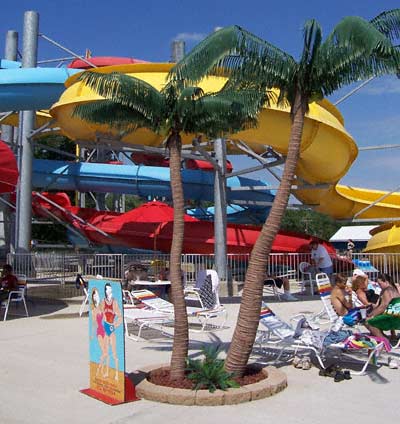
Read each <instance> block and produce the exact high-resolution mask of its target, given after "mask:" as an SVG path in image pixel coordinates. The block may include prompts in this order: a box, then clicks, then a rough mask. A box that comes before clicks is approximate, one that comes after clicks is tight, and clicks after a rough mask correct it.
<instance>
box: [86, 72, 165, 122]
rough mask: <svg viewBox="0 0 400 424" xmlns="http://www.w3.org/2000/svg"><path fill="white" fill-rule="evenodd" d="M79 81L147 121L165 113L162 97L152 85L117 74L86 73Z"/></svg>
mask: <svg viewBox="0 0 400 424" xmlns="http://www.w3.org/2000/svg"><path fill="white" fill-rule="evenodd" d="M79 80H80V81H82V82H83V83H84V84H85V85H87V86H88V87H90V88H91V89H92V90H94V91H95V92H96V93H97V94H99V95H100V96H102V97H104V98H106V99H109V100H113V102H115V103H119V104H121V105H123V106H127V107H130V108H131V109H133V110H136V111H137V112H138V113H140V114H141V115H143V116H145V117H147V118H148V119H150V120H151V119H156V117H159V116H162V115H163V114H164V113H165V104H164V97H163V95H162V94H161V93H160V92H159V91H158V90H156V89H155V88H154V87H153V86H152V85H150V84H148V83H146V82H145V81H142V80H140V79H138V78H135V77H131V76H128V75H125V74H121V73H118V72H112V73H110V74H103V73H98V72H94V71H87V72H84V73H83V74H82V75H80V77H79Z"/></svg>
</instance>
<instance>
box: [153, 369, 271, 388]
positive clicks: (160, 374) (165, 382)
mask: <svg viewBox="0 0 400 424" xmlns="http://www.w3.org/2000/svg"><path fill="white" fill-rule="evenodd" d="M265 378H268V377H267V376H266V375H265V372H262V369H261V368H260V367H259V366H255V365H249V366H248V367H247V369H246V371H245V374H244V376H243V377H234V378H233V380H235V381H236V382H237V383H239V385H240V386H246V385H247V384H253V383H257V382H258V381H261V380H264V379H265ZM148 380H149V381H150V383H153V384H156V385H157V386H166V387H173V388H177V389H193V388H194V384H193V382H192V381H191V380H189V379H188V378H187V377H185V378H183V379H180V380H171V378H170V370H169V369H168V368H159V369H156V370H153V371H151V372H150V374H149V377H148Z"/></svg>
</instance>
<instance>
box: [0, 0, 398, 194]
mask: <svg viewBox="0 0 400 424" xmlns="http://www.w3.org/2000/svg"><path fill="white" fill-rule="evenodd" d="M399 6H400V5H399V1H398V0H396V1H394V0H393V1H392V0H381V1H376V0H353V1H344V0H336V1H331V2H325V1H317V0H308V1H297V0H296V1H295V0H292V1H288V0H281V1H266V0H260V1H258V0H247V1H245V2H243V1H238V0H229V1H227V0H219V1H215V0H202V1H190V0H178V1H173V0H170V1H161V0H159V1H156V0H147V1H141V2H139V1H134V0H120V1H118V0H117V1H114V2H111V1H109V0H108V1H105V0H96V1H94V0H86V1H85V0H69V1H64V0H57V1H53V2H50V1H47V0H41V1H39V0H36V1H24V0H15V1H14V2H12V3H9V7H7V8H3V10H2V16H1V20H0V29H1V33H2V34H5V32H6V31H7V30H9V29H14V30H17V31H20V32H21V31H22V22H23V13H24V11H26V10H35V11H38V12H39V14H40V31H41V32H42V33H44V34H45V35H47V36H49V37H51V38H53V39H54V40H56V41H58V42H60V43H61V44H63V45H65V46H66V47H68V48H70V49H72V50H74V51H75V52H77V53H79V54H83V53H84V52H85V49H86V48H89V49H90V50H91V51H92V53H93V55H94V56H102V55H106V56H129V57H137V58H141V59H146V60H149V61H160V62H162V61H168V60H169V59H170V44H171V42H172V40H174V39H176V38H181V39H184V40H185V41H186V44H187V49H190V48H191V47H192V46H193V45H195V43H196V42H198V41H199V40H201V39H202V38H203V37H204V36H206V35H207V34H208V33H210V32H212V31H213V29H214V28H215V27H217V26H228V25H233V24H237V25H240V26H242V27H244V28H246V29H247V30H249V31H251V32H253V33H255V34H257V35H258V36H260V37H261V38H264V39H266V40H268V41H270V42H272V43H273V44H275V45H276V46H278V47H280V48H281V49H283V50H286V51H287V52H288V53H290V54H292V55H293V56H294V57H295V58H298V56H299V54H300V53H301V47H302V32H301V30H302V26H303V24H304V22H305V21H306V20H307V19H309V18H315V19H317V20H318V21H319V22H320V24H321V25H322V28H323V30H324V33H325V34H328V33H329V32H330V31H331V29H332V28H333V26H334V25H335V24H336V23H337V22H338V21H339V20H340V19H341V18H342V17H344V16H349V15H359V16H362V17H365V18H368V19H370V18H372V17H374V16H376V15H377V14H379V13H380V12H381V11H383V10H389V9H392V8H395V7H399ZM21 34H22V32H21ZM21 38H22V35H21ZM21 45H22V43H21ZM63 55H64V53H63V52H60V51H59V50H58V49H56V48H55V47H53V46H51V45H49V44H48V43H47V42H45V41H41V42H40V44H39V58H40V59H49V58H54V57H61V56H63ZM351 88H352V87H348V88H345V89H342V90H341V91H340V92H338V93H335V95H334V96H332V98H331V99H330V100H332V101H333V102H334V101H336V100H337V99H339V98H340V97H341V96H343V95H344V94H346V93H347V92H348V91H350V89H351ZM399 104H400V80H398V79H397V78H395V77H385V78H380V79H376V80H374V81H372V82H371V83H370V84H368V85H367V86H366V87H364V88H363V89H362V90H360V92H358V93H357V94H355V95H354V96H352V97H351V98H349V99H348V100H346V101H345V102H343V103H342V104H341V105H340V107H339V109H340V111H341V112H342V114H343V115H344V118H345V124H346V129H347V130H348V131H349V132H350V133H351V134H352V136H353V137H354V139H355V140H356V142H357V144H358V146H359V147H365V146H374V145H382V144H397V143H399V144H400V125H399V123H400V109H399ZM399 156H400V150H399V149H391V150H384V151H373V152H360V153H359V156H358V158H357V160H356V162H355V163H354V164H353V165H352V167H351V169H350V171H349V172H348V174H347V175H346V176H345V177H344V178H343V179H342V182H343V183H345V184H351V185H354V186H359V187H368V188H377V189H379V188H380V189H389V190H390V189H394V188H395V187H397V186H398V185H400V166H399V164H398V163H399ZM235 162H236V163H237V161H234V164H235Z"/></svg>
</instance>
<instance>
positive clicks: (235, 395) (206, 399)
mask: <svg viewBox="0 0 400 424" xmlns="http://www.w3.org/2000/svg"><path fill="white" fill-rule="evenodd" d="M160 368H169V365H168V364H161V365H152V366H148V367H142V368H141V369H140V371H141V372H144V373H146V374H148V373H150V372H151V371H153V370H156V369H160ZM263 373H264V374H265V376H266V377H267V378H265V379H264V380H261V381H259V382H257V383H253V384H248V385H246V386H242V387H240V388H237V389H236V388H231V389H228V390H226V391H224V390H216V391H215V392H214V393H210V392H209V391H208V390H197V391H196V390H189V389H175V388H172V387H166V386H158V385H156V384H153V383H150V381H148V380H147V378H144V379H143V380H142V381H141V382H140V383H139V384H137V385H136V394H137V395H138V396H139V397H141V398H143V399H147V400H152V401H154V402H163V403H170V404H173V405H187V406H191V405H198V406H218V405H235V404H238V403H243V402H250V401H253V400H258V399H263V398H266V397H269V396H273V395H275V394H277V393H279V392H281V391H282V390H284V389H285V388H286V387H287V377H286V374H285V373H284V372H282V371H281V370H279V369H277V368H275V367H272V366H268V367H265V368H263Z"/></svg>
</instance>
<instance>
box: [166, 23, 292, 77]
mask: <svg viewBox="0 0 400 424" xmlns="http://www.w3.org/2000/svg"><path fill="white" fill-rule="evenodd" d="M244 58H247V62H249V60H252V61H254V63H258V62H259V61H263V62H264V63H265V66H266V67H267V68H268V69H272V70H273V69H275V72H276V70H277V69H279V70H280V73H282V72H284V71H285V70H287V69H288V64H292V65H293V64H294V63H295V62H294V59H293V58H292V57H291V56H290V55H289V54H287V53H285V52H283V51H282V50H280V49H278V48H277V47H275V46H273V45H272V44H270V43H268V42H267V41H264V40H262V39H261V38H259V37H257V36H255V35H254V34H251V33H250V32H248V31H246V30H244V29H243V28H241V27H239V26H236V25H235V26H230V27H227V28H222V29H220V30H218V31H216V32H214V33H212V34H211V35H209V36H208V37H207V38H206V39H204V40H203V41H202V42H201V43H199V44H198V45H197V46H196V47H194V48H193V50H192V51H191V52H190V53H189V54H188V55H186V56H185V57H184V58H183V59H182V60H181V61H180V62H179V63H177V64H176V65H175V66H174V67H173V68H172V69H171V71H170V73H169V79H177V80H184V81H187V83H188V84H191V85H195V84H197V83H198V82H199V81H200V80H201V79H202V78H204V77H205V76H209V75H216V76H232V75H234V74H236V75H238V76H240V75H241V69H242V67H243V63H244ZM267 58H268V60H267ZM268 69H264V73H266V72H267V71H268Z"/></svg>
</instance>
